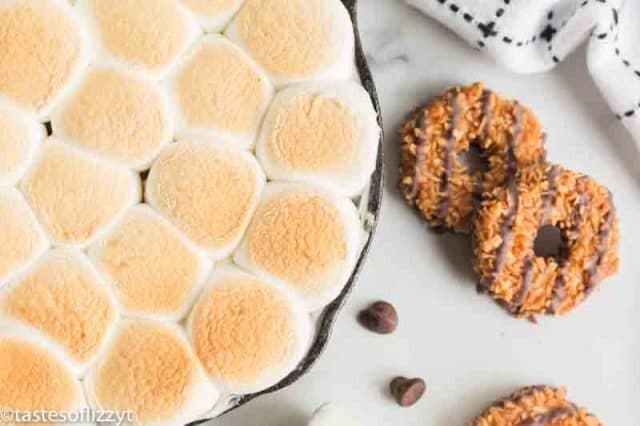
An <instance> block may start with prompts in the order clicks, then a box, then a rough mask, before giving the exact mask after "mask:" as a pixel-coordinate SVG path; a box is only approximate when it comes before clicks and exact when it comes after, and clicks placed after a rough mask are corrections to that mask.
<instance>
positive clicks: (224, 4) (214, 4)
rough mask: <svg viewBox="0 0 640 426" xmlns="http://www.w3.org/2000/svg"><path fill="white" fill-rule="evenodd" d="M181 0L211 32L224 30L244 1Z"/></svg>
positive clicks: (201, 24) (203, 26)
mask: <svg viewBox="0 0 640 426" xmlns="http://www.w3.org/2000/svg"><path fill="white" fill-rule="evenodd" d="M180 1H181V2H182V3H183V4H184V5H185V6H187V7H188V8H189V9H191V11H192V12H193V13H194V14H195V15H196V18H197V19H198V22H199V23H200V26H202V28H204V29H205V30H207V31H210V32H218V31H220V30H222V29H223V28H224V27H225V26H226V25H227V24H228V23H229V21H230V20H231V18H232V17H233V15H235V14H236V12H238V10H239V9H240V6H242V3H243V2H244V0H180Z"/></svg>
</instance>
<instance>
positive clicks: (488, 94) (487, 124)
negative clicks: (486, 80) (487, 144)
mask: <svg viewBox="0 0 640 426" xmlns="http://www.w3.org/2000/svg"><path fill="white" fill-rule="evenodd" d="M492 95H493V92H492V91H491V90H484V91H483V92H482V132H481V133H482V136H481V139H482V140H485V139H486V138H487V137H489V130H490V129H491V123H492V122H493V110H492V109H491V98H492Z"/></svg>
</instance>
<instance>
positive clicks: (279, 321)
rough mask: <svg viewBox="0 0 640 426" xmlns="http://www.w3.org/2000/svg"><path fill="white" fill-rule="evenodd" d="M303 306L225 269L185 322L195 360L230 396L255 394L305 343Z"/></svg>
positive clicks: (289, 367)
mask: <svg viewBox="0 0 640 426" xmlns="http://www.w3.org/2000/svg"><path fill="white" fill-rule="evenodd" d="M310 324H311V320H310V318H309V315H308V313H307V312H306V307H305V306H304V303H303V302H302V301H301V300H300V299H298V298H297V297H296V296H295V295H294V294H293V293H292V292H290V290H289V289H287V288H286V287H280V286H278V285H274V284H271V283H268V282H267V281H264V280H261V279H259V278H256V277H255V276H253V275H250V274H247V273H245V272H241V271H240V270H239V269H235V268H231V267H227V268H224V269H223V270H221V271H219V272H217V273H216V274H214V276H213V277H212V279H211V281H210V283H209V284H208V285H207V287H206V289H205V290H204V291H203V292H202V294H201V296H200V297H199V299H198V301H197V302H196V304H195V306H194V308H193V311H192V313H191V315H190V317H189V321H188V329H189V335H190V338H191V342H192V344H193V346H194V348H195V351H196V355H197V356H198V358H199V359H200V362H201V363H202V365H203V366H204V368H205V370H206V371H207V373H208V374H209V376H210V377H211V378H212V379H213V380H214V381H215V382H217V383H219V384H221V385H222V386H223V387H225V388H226V390H228V391H229V392H231V393H234V394H246V393H251V392H258V391H260V390H263V389H266V388H268V387H269V386H271V385H274V384H275V383H277V382H279V381H280V380H281V379H283V378H284V377H286V376H287V375H288V374H289V373H290V372H291V371H293V369H295V367H296V366H297V364H298V363H299V362H300V360H301V359H302V357H303V356H304V353H305V351H306V349H307V347H308V345H309V342H310V338H311V325H310Z"/></svg>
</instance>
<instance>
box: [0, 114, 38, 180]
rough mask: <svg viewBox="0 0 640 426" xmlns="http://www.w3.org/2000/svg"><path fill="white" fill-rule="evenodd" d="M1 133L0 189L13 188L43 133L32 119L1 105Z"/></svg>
mask: <svg viewBox="0 0 640 426" xmlns="http://www.w3.org/2000/svg"><path fill="white" fill-rule="evenodd" d="M0 129H2V132H1V133H0V153H1V154H0V186H3V185H6V186H13V185H15V184H16V183H17V182H18V180H19V179H20V178H21V177H22V175H23V173H24V171H25V170H26V168H27V165H28V164H29V162H30V161H31V159H32V157H33V154H34V152H35V150H36V148H37V147H38V145H39V144H40V142H42V140H43V139H44V137H45V134H46V132H45V129H44V127H43V126H42V125H41V124H40V123H38V122H37V121H36V119H35V117H32V116H31V115H29V114H25V113H23V112H21V111H19V110H17V109H15V108H13V107H11V106H9V105H8V104H4V103H0Z"/></svg>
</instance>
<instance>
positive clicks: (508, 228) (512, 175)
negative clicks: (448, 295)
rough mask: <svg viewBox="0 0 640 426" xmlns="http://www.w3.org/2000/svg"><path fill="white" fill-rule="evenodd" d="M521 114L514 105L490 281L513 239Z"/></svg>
mask: <svg viewBox="0 0 640 426" xmlns="http://www.w3.org/2000/svg"><path fill="white" fill-rule="evenodd" d="M522 122H523V114H522V109H521V107H520V106H519V105H517V106H516V111H515V121H514V123H513V125H512V129H511V134H510V137H509V144H508V147H507V156H506V157H507V160H506V161H507V165H506V172H505V173H506V175H505V185H506V187H507V192H508V195H509V200H510V202H509V207H508V208H507V211H506V213H505V217H504V220H503V222H502V226H501V227H500V236H501V237H502V243H501V244H500V247H498V249H497V250H496V266H495V270H494V272H493V277H492V281H495V279H496V278H497V277H498V276H499V275H500V274H501V273H502V270H503V269H504V267H505V263H506V260H507V252H508V250H509V248H510V246H511V240H512V239H513V225H514V223H515V218H516V215H517V213H518V207H519V204H520V197H519V195H518V185H517V181H516V173H517V171H518V165H517V160H516V153H515V151H516V148H517V145H518V139H519V138H520V134H521V133H522V127H523V123H522ZM491 284H492V282H485V283H484V287H489V286H490V285H491Z"/></svg>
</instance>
